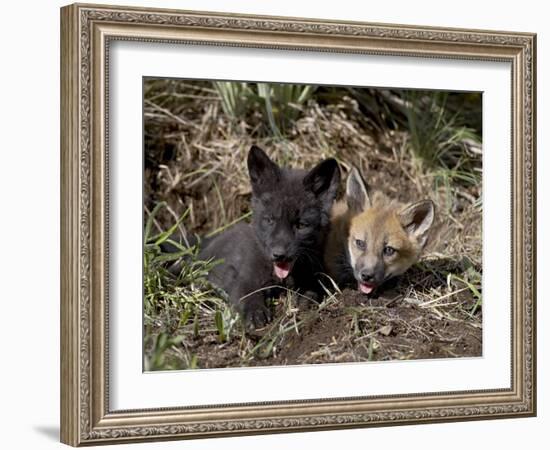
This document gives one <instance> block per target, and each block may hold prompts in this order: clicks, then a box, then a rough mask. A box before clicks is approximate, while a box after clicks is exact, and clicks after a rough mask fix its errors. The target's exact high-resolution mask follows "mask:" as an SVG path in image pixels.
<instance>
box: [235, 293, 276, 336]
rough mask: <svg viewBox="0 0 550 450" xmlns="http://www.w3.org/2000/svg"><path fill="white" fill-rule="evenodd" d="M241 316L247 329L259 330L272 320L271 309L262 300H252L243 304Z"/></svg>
mask: <svg viewBox="0 0 550 450" xmlns="http://www.w3.org/2000/svg"><path fill="white" fill-rule="evenodd" d="M242 315H243V319H244V323H245V326H246V327H247V328H249V329H250V328H252V329H255V328H261V327H263V326H264V325H267V324H268V323H269V322H271V320H272V319H273V314H272V312H271V309H270V308H269V307H268V306H267V305H266V303H265V300H264V299H263V298H253V299H249V300H248V301H246V302H245V304H244V305H243V308H242Z"/></svg>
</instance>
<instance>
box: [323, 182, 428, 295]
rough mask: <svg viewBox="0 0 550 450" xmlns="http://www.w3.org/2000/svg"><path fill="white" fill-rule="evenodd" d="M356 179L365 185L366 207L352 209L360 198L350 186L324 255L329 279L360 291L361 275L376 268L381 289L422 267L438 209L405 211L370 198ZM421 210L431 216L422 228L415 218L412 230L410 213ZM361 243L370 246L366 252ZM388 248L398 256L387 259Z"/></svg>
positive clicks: (384, 199) (420, 204) (381, 196)
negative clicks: (417, 266)
mask: <svg viewBox="0 0 550 450" xmlns="http://www.w3.org/2000/svg"><path fill="white" fill-rule="evenodd" d="M352 176H355V181H358V180H359V181H361V182H360V183H359V184H362V185H363V186H362V188H363V189H364V191H362V192H359V198H360V199H361V202H359V203H360V205H362V206H360V207H359V208H358V207H357V206H355V208H353V205H357V200H358V199H357V198H355V199H352V200H355V203H354V202H353V201H350V196H351V197H353V196H357V190H355V191H354V189H353V186H352V187H351V188H350V182H349V181H348V188H347V192H346V198H345V199H344V200H341V201H339V202H337V203H335V204H334V206H333V208H332V214H331V230H330V233H329V236H328V240H327V245H326V249H325V254H324V260H325V267H326V269H327V272H328V275H329V276H330V277H331V278H333V279H334V280H335V281H336V282H337V283H338V284H339V285H345V284H352V283H353V284H355V285H356V286H357V280H359V279H360V275H359V274H360V272H361V271H362V270H366V269H365V268H373V267H376V268H377V272H378V273H379V276H377V280H376V284H377V285H378V284H381V283H383V282H384V281H386V280H387V279H389V278H392V277H394V276H397V275H401V274H402V273H403V272H405V271H406V270H407V269H408V268H409V267H411V266H412V265H413V264H414V263H415V262H417V261H418V259H419V258H420V255H421V253H422V249H423V248H424V246H425V243H426V238H427V232H428V230H429V227H430V226H431V223H432V221H433V204H432V203H431V202H430V201H424V202H418V203H414V204H411V205H408V206H404V205H402V204H399V203H398V202H396V201H392V200H390V199H389V198H387V197H386V196H385V195H384V194H382V193H381V192H375V193H374V194H373V195H372V196H369V195H368V194H367V191H366V186H365V185H364V182H362V179H361V178H360V175H359V174H358V172H356V173H352V174H351V175H350V177H352ZM356 186H357V185H355V188H356ZM360 191H361V190H360ZM362 195H363V197H362ZM350 205H351V206H350ZM421 208H422V209H426V210H427V211H428V212H427V213H426V214H425V217H424V218H422V220H423V222H422V223H420V222H419V219H418V214H417V213H415V214H414V220H415V222H414V223H413V224H411V217H413V216H412V215H411V211H417V210H419V209H421ZM430 208H432V209H431V210H430ZM430 214H431V215H430ZM417 222H419V223H417ZM357 240H360V241H363V242H365V243H366V244H365V247H366V248H364V249H361V248H359V247H358V245H357ZM385 247H391V248H392V249H393V250H395V251H394V252H393V254H391V255H387V254H385V252H384V248H385Z"/></svg>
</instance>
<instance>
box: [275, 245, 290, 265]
mask: <svg viewBox="0 0 550 450" xmlns="http://www.w3.org/2000/svg"><path fill="white" fill-rule="evenodd" d="M286 257H287V255H286V250H285V249H284V248H283V247H280V246H277V247H273V249H272V250H271V258H272V259H273V261H282V260H284V259H286Z"/></svg>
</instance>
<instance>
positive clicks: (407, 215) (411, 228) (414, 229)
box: [399, 200, 435, 247]
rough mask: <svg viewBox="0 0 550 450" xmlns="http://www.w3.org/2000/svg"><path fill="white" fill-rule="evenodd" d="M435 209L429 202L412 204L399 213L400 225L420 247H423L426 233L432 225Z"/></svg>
mask: <svg viewBox="0 0 550 450" xmlns="http://www.w3.org/2000/svg"><path fill="white" fill-rule="evenodd" d="M434 216H435V207H434V204H433V202H432V201H431V200H423V201H421V202H417V203H413V204H411V205H409V206H407V207H405V209H404V210H403V211H401V212H400V213H399V220H400V221H401V225H402V226H403V228H404V229H405V231H406V232H407V233H409V235H411V236H414V237H415V238H416V240H417V242H418V243H419V244H420V246H422V247H424V245H426V241H427V239H428V232H429V231H430V228H431V226H432V224H433V221H434Z"/></svg>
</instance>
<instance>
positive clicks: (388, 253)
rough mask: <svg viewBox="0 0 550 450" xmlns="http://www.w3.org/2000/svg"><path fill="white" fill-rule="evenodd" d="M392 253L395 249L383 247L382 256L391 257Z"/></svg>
mask: <svg viewBox="0 0 550 450" xmlns="http://www.w3.org/2000/svg"><path fill="white" fill-rule="evenodd" d="M394 253H395V249H394V248H393V247H390V246H389V245H386V246H385V247H384V256H392V255H393V254H394Z"/></svg>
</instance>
